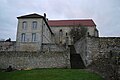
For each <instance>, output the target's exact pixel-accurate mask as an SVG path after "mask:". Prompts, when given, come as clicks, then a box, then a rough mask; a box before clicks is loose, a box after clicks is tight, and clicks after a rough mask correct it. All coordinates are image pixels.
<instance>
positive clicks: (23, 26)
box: [22, 21, 27, 30]
mask: <svg viewBox="0 0 120 80" xmlns="http://www.w3.org/2000/svg"><path fill="white" fill-rule="evenodd" d="M22 29H24V30H26V29H27V22H26V21H24V22H23V23H22Z"/></svg>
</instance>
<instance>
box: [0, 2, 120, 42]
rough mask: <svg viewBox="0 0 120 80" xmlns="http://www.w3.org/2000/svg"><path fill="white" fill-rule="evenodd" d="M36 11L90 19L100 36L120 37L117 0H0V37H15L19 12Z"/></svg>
mask: <svg viewBox="0 0 120 80" xmlns="http://www.w3.org/2000/svg"><path fill="white" fill-rule="evenodd" d="M29 13H38V14H41V15H43V14H44V13H46V14H47V17H48V19H49V20H50V19H93V20H94V22H95V23H96V25H97V29H98V30H99V33H100V36H111V37H113V36H119V37H120V0H0V39H7V38H11V39H12V40H16V30H17V18H16V17H18V16H21V15H25V14H29Z"/></svg>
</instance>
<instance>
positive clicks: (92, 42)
mask: <svg viewBox="0 0 120 80" xmlns="http://www.w3.org/2000/svg"><path fill="white" fill-rule="evenodd" d="M74 47H75V49H76V52H77V54H80V55H81V57H82V59H83V61H84V64H85V65H86V66H88V65H89V64H90V63H91V62H92V60H93V59H94V58H95V57H97V56H98V54H102V55H105V56H106V57H107V55H108V54H109V53H110V51H112V52H114V53H118V54H119V55H120V37H86V38H82V39H80V40H79V41H77V42H76V43H75V45H74ZM119 57H120V56H119Z"/></svg>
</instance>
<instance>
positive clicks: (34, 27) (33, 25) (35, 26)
mask: <svg viewBox="0 0 120 80" xmlns="http://www.w3.org/2000/svg"><path fill="white" fill-rule="evenodd" d="M32 29H37V21H33V22H32Z"/></svg>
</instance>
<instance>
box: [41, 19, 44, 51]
mask: <svg viewBox="0 0 120 80" xmlns="http://www.w3.org/2000/svg"><path fill="white" fill-rule="evenodd" d="M43 25H44V23H43V20H42V34H41V51H42V50H43V44H42V43H43Z"/></svg>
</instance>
